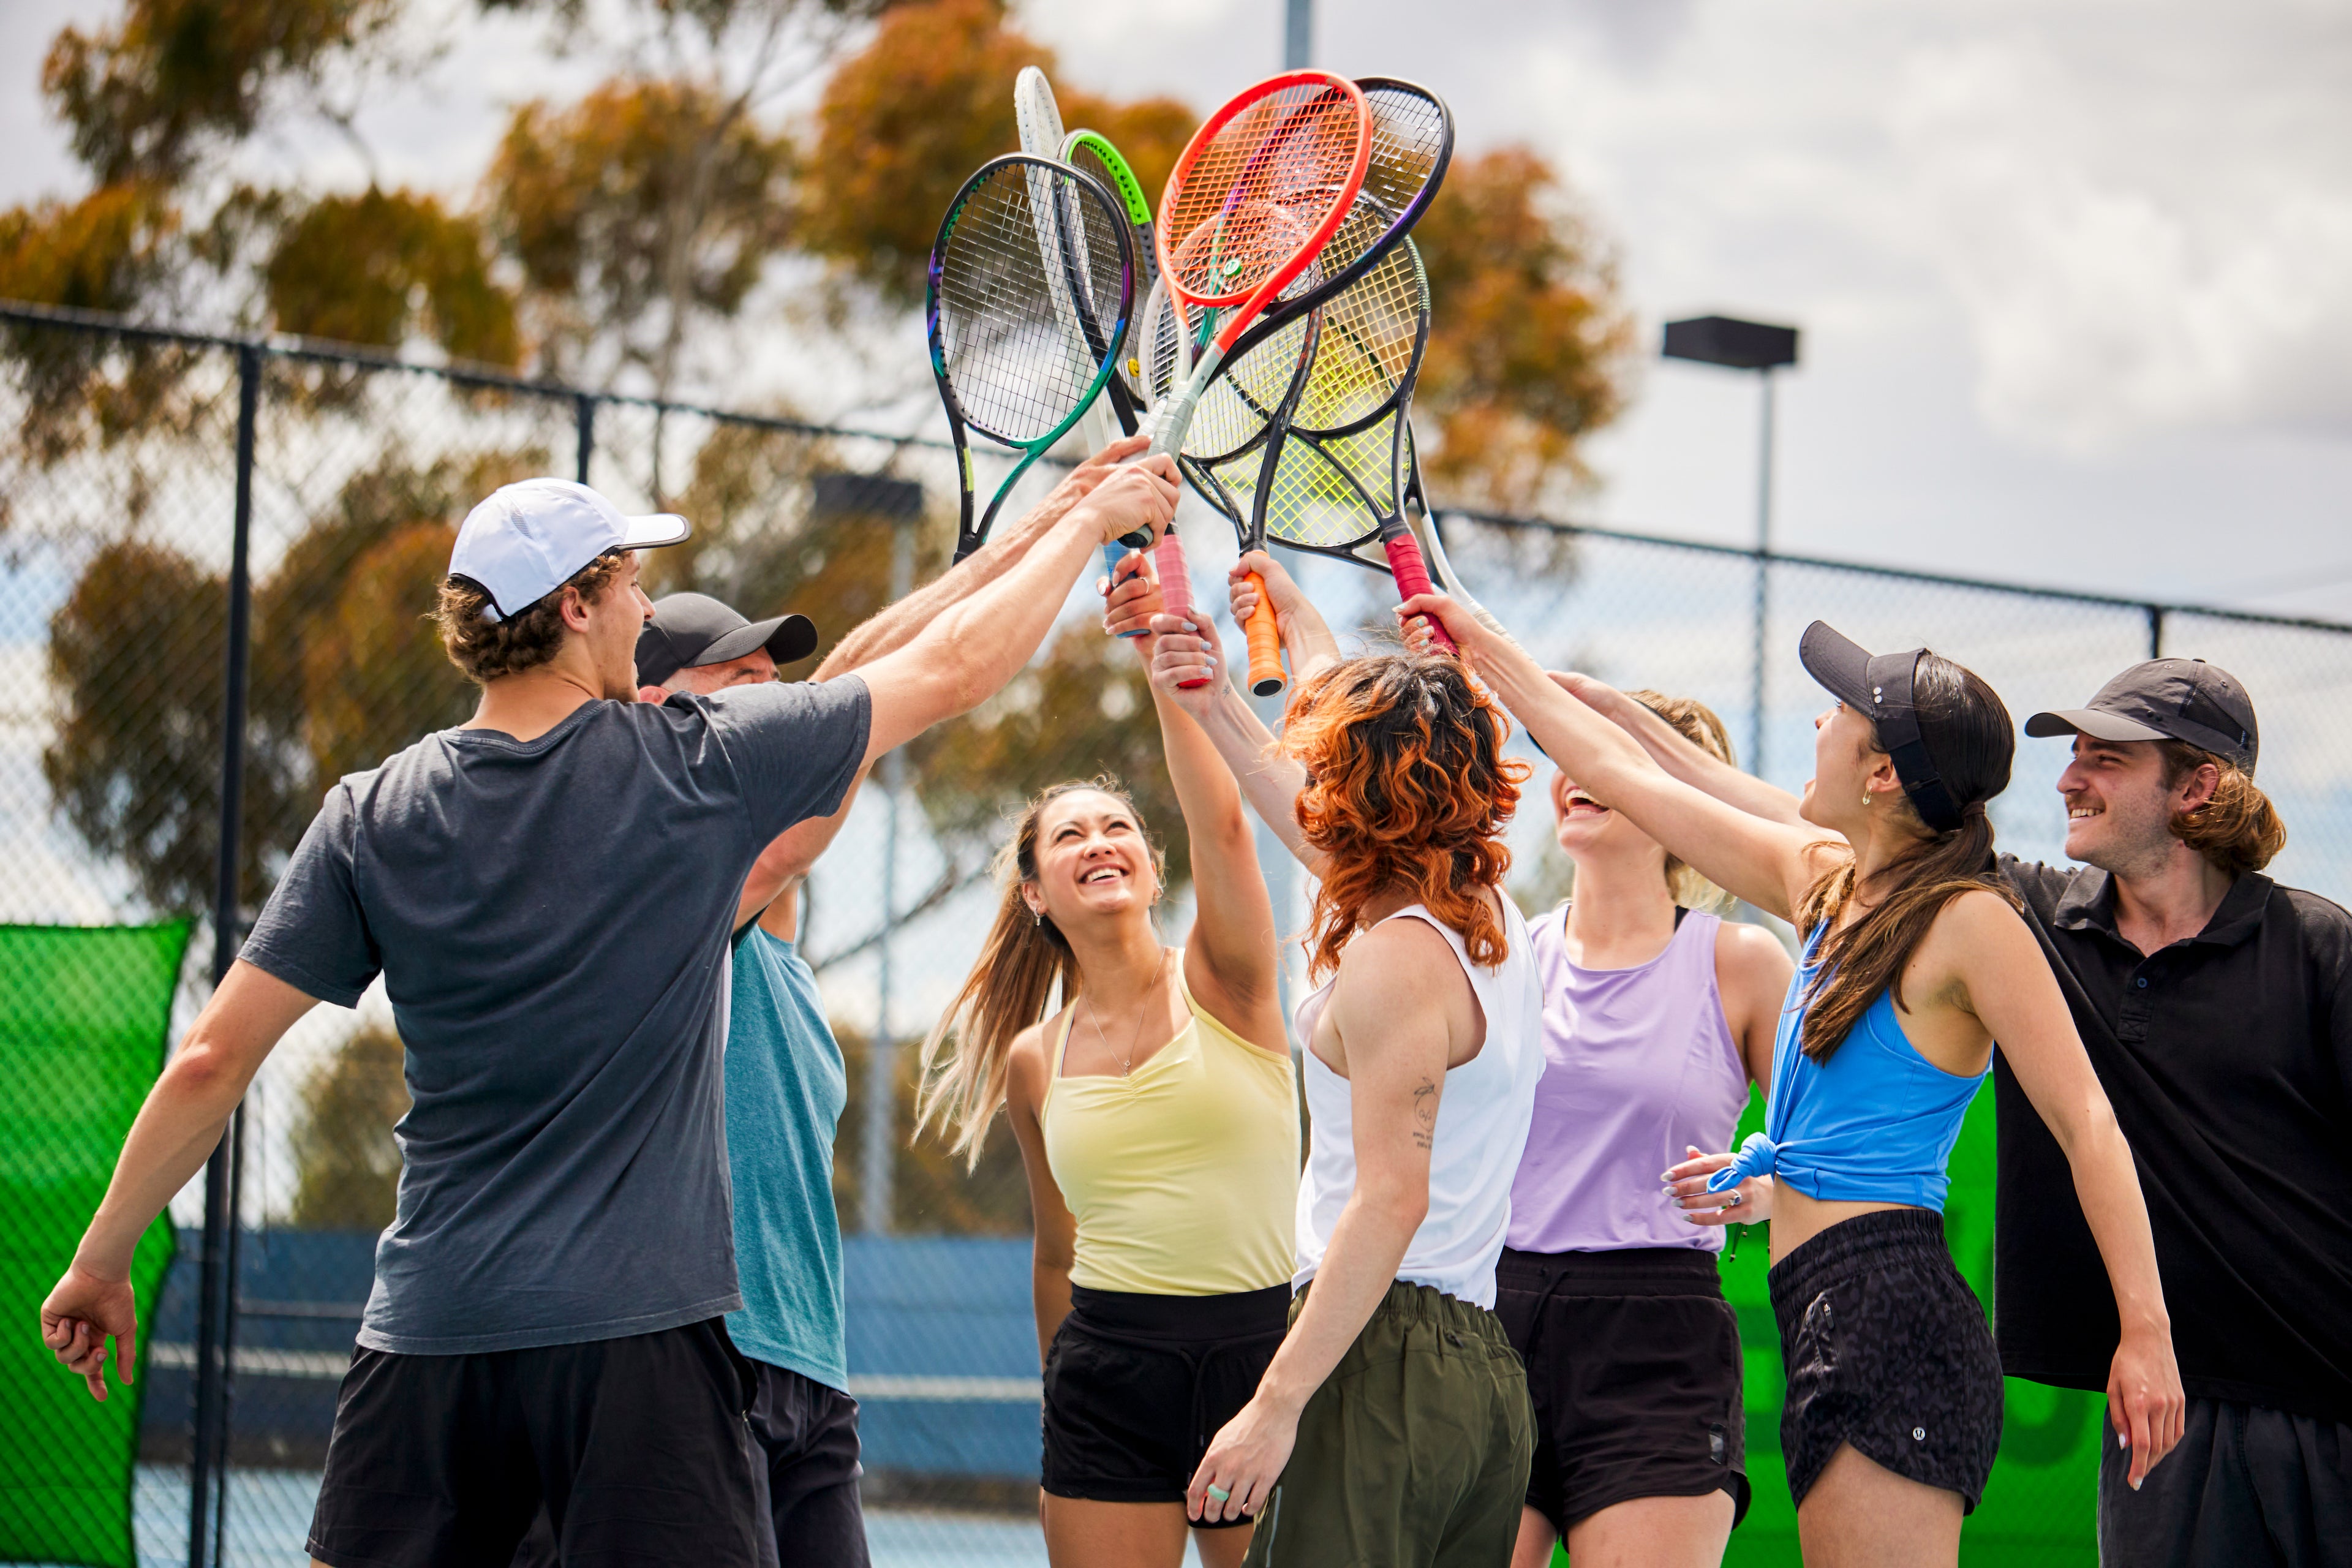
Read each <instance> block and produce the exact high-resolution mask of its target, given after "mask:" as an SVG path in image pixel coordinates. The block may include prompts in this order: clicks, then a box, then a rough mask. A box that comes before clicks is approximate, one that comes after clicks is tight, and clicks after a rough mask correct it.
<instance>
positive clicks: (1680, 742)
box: [1551, 670, 1804, 827]
mask: <svg viewBox="0 0 2352 1568" xmlns="http://www.w3.org/2000/svg"><path fill="white" fill-rule="evenodd" d="M1551 678H1552V679H1554V680H1556V681H1558V682H1559V684H1560V687H1561V689H1563V690H1565V691H1567V692H1568V694H1569V695H1570V696H1571V697H1574V698H1575V699H1576V700H1579V701H1580V702H1582V703H1583V704H1584V705H1585V706H1586V707H1588V708H1590V709H1591V710H1593V711H1594V712H1596V713H1598V714H1600V715H1601V717H1602V718H1604V719H1607V720H1609V721H1611V722H1612V723H1614V724H1615V725H1616V726H1617V727H1618V728H1619V729H1621V730H1622V731H1625V732H1626V733H1627V734H1629V735H1631V736H1633V739H1635V740H1636V741H1639V742H1641V743H1642V750H1643V751H1645V752H1648V753H1649V754H1650V760H1651V761H1652V762H1654V763H1657V764H1658V766H1660V767H1662V768H1664V769H1665V770H1666V772H1667V773H1671V774H1673V775H1674V776H1675V778H1678V779H1680V780H1682V781H1683V783H1685V784H1689V785H1691V786H1692V787H1693V788H1695V789H1701V790H1705V791H1706V793H1707V794H1709V795H1713V796H1715V798H1716V799H1717V800H1719V801H1722V802H1723V803H1724V804H1725V805H1736V806H1738V808H1739V809H1740V810H1742V811H1744V812H1746V813H1748V816H1760V817H1763V818H1764V819H1765V820H1767V821H1769V822H1785V823H1787V824H1788V825H1789V826H1791V827H1801V826H1803V825H1804V818H1803V817H1801V816H1799V815H1798V814H1797V797H1796V796H1795V795H1790V793H1789V792H1788V791H1787V790H1784V789H1782V788H1780V786H1779V785H1778V784H1766V783H1765V782H1764V781H1763V780H1762V779H1759V778H1758V777H1756V776H1755V775H1754V774H1752V773H1741V772H1740V771H1739V770H1738V768H1735V767H1733V766H1732V765H1731V764H1730V763H1727V762H1725V761H1724V760H1723V759H1722V758H1721V757H1718V756H1716V755H1715V754H1714V753H1712V752H1704V751H1701V750H1700V749H1699V748H1698V747H1697V746H1696V745H1694V744H1693V743H1692V742H1691V739H1690V737H1689V736H1687V735H1685V734H1684V733H1683V732H1682V731H1679V730H1677V729H1675V727H1674V726H1673V725H1672V724H1669V723H1667V722H1666V721H1664V719H1661V718H1659V717H1658V716H1657V715H1656V714H1655V713H1653V712H1652V711H1650V710H1649V709H1647V708H1644V707H1643V706H1642V704H1640V703H1639V702H1636V701H1634V700H1633V699H1632V698H1630V697H1628V696H1626V695H1625V694H1624V693H1623V692H1622V691H1620V690H1618V689H1616V688H1615V687H1613V686H1608V685H1604V684H1603V683H1601V681H1598V680H1595V679H1592V677H1591V676H1589V675H1564V674H1561V673H1560V672H1559V671H1558V670H1554V671H1553V672H1552V677H1551Z"/></svg>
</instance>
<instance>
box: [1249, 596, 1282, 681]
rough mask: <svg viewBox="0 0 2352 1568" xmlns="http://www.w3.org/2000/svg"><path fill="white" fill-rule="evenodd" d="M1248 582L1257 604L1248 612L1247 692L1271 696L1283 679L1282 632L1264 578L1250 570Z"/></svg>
mask: <svg viewBox="0 0 2352 1568" xmlns="http://www.w3.org/2000/svg"><path fill="white" fill-rule="evenodd" d="M1249 585H1250V586H1251V587H1253V588H1255V589H1256V590H1257V608H1256V609H1255V610H1252V611H1251V612H1250V618H1249V626H1248V627H1247V630H1248V632H1249V683H1250V690H1251V692H1252V693H1253V694H1254V695H1255V696H1259V697H1272V696H1273V695H1274V694H1275V693H1276V692H1278V691H1280V690H1281V689H1282V688H1283V686H1284V684H1285V683H1286V678H1285V676H1284V675H1283V672H1282V633H1281V631H1280V630H1279V629H1278V628H1277V627H1276V625H1275V619H1274V601H1273V600H1272V599H1270V598H1268V597H1267V596H1266V592H1265V578H1263V577H1261V576H1259V575H1258V574H1256V573H1255V572H1253V573H1251V574H1249Z"/></svg>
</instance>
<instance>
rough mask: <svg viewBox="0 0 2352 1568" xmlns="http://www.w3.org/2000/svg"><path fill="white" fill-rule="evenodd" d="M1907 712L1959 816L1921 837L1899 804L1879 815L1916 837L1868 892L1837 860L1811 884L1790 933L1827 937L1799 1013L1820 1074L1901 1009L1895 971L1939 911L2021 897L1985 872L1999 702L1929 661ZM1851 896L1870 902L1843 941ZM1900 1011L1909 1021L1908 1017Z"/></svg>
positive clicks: (1997, 763)
mask: <svg viewBox="0 0 2352 1568" xmlns="http://www.w3.org/2000/svg"><path fill="white" fill-rule="evenodd" d="M1912 701H1913V703H1914V705H1915V708H1916V712H1917V713H1918V716H1919V734H1920V738H1921V739H1922V740H1924V741H1925V742H1927V752H1928V754H1929V755H1930V756H1931V757H1932V758H1934V760H1935V763H1936V769H1937V773H1940V774H1942V776H1943V780H1944V786H1945V788H1946V789H1948V790H1949V791H1950V792H1951V795H1952V798H1953V799H1954V800H1955V801H1957V802H1958V804H1959V806H1960V825H1959V826H1958V827H1955V828H1952V829H1949V830H1948V831H1946V832H1942V833H1932V832H1930V831H1928V829H1927V824H1925V823H1924V822H1921V821H1920V820H1919V814H1918V813H1917V812H1916V810H1914V809H1913V807H1912V805H1911V802H1910V799H1909V798H1908V797H1907V796H1906V795H1901V794H1896V795H1893V796H1892V797H1889V798H1887V799H1886V800H1885V809H1886V810H1889V811H1895V812H1899V813H1901V814H1902V815H1903V816H1905V817H1906V818H1907V819H1908V821H1909V822H1910V824H1911V825H1912V826H1914V827H1916V829H1917V830H1918V833H1919V838H1918V840H1917V841H1916V844H1915V845H1914V846H1913V847H1911V848H1910V849H1908V850H1906V851H1905V852H1904V853H1903V854H1901V855H1898V856H1897V857H1895V859H1894V860H1892V861H1890V862H1889V863H1887V864H1886V865H1885V866H1882V867H1880V868H1878V870H1877V871H1875V872H1874V873H1873V874H1872V876H1871V879H1870V882H1869V884H1868V886H1867V887H1863V886H1860V885H1858V880H1859V879H1858V878H1857V877H1856V875H1855V871H1854V864H1853V861H1852V860H1850V859H1849V860H1845V861H1843V862H1842V863H1840V864H1839V865H1837V866H1835V867H1832V868H1831V869H1829V870H1828V871H1825V872H1823V873H1822V875H1821V876H1820V877H1818V878H1816V879H1814V881H1813V885H1812V886H1811V888H1809V889H1806V892H1805V898H1804V902H1803V903H1802V904H1801V905H1800V906H1799V907H1798V910H1797V929H1798V931H1800V932H1801V933H1802V934H1803V935H1804V936H1805V937H1806V938H1808V939H1811V936H1812V934H1813V932H1814V931H1819V930H1821V929H1822V927H1823V926H1828V927H1830V928H1831V930H1830V934H1829V935H1828V936H1827V937H1826V938H1824V939H1823V940H1822V945H1821V950H1820V951H1819V952H1817V953H1815V954H1814V955H1813V956H1814V963H1815V965H1816V967H1815V969H1814V972H1813V978H1812V980H1811V983H1810V984H1808V985H1807V986H1806V987H1805V993H1804V996H1803V999H1802V1000H1801V1003H1800V1005H1801V1006H1802V1007H1803V1008H1804V1009H1805V1026H1804V1034H1803V1048H1804V1052H1805V1055H1807V1056H1809V1057H1811V1058H1813V1060H1815V1061H1817V1062H1826V1061H1828V1060H1829V1059H1830V1058H1831V1057H1832V1056H1833V1055H1834V1054H1836V1051H1837V1048H1838V1047H1839V1046H1840V1045H1841V1044H1843V1042H1844V1040H1845V1037H1846V1036H1847V1035H1848V1034H1850V1033H1852V1032H1853V1026H1854V1025H1855V1024H1857V1023H1859V1022H1860V1021H1861V1019H1862V1016H1863V1014H1864V1013H1865V1012H1867V1011H1868V1010H1869V1008H1870V1005H1871V1004H1872V1003H1874V1002H1875V1001H1877V1000H1878V996H1879V994H1880V993H1881V992H1884V991H1888V990H1892V991H1893V993H1894V995H1895V1006H1896V1007H1898V1008H1901V1007H1903V967H1904V965H1905V964H1906V963H1910V962H1911V954H1912V953H1913V952H1916V950H1917V948H1918V946H1919V943H1920V942H1922V941H1923V940H1924V939H1925V938H1926V937H1927V928H1928V927H1930V926H1932V925H1934V924H1935V923H1936V917H1937V915H1938V914H1941V913H1942V912H1943V909H1944V906H1945V905H1946V904H1948V903H1949V902H1951V901H1952V900H1954V899H1956V898H1958V897H1959V896H1960V895H1961V894H1963V893H1973V892H1978V891H1980V890H1981V891H1990V892H1993V893H1998V894H1999V895H2000V897H2001V898H2002V899H2004V900H2007V901H2008V902H2009V903H2010V904H2011V905H2012V906H2014V905H2016V903H2017V895H2016V894H2014V893H2013V892H2011V890H2010V889H2009V886H2008V884H2007V883H2006V882H2004V881H2002V879H2000V876H1999V875H1998V874H1997V873H1996V872H1995V871H1994V869H1993V862H1992V837H1993V836H1992V821H1991V818H1990V817H1989V816H1986V815H1985V804H1986V802H1988V801H1990V800H1991V799H1992V797H1993V796H1995V795H1999V794H2000V792H2001V791H2002V790H2004V789H2007V788H2008V787H2009V767H2010V762H2011V758H2012V757H2013V756H2014V755H2015V754H2016V751H2017V735H2016V731H2015V730H2014V728H2013V727H2012V726H2011V723H2010V721H2009V709H2008V708H2007V707H2006V706H2005V705H2004V704H2003V703H2002V702H2001V700H2000V694H1999V693H1997V692H1996V691H1994V690H1993V689H1992V688H1991V687H1990V686H1988V685H1986V684H1985V683H1984V681H1982V680H1981V679H1979V678H1978V677H1977V676H1976V675H1975V674H1974V673H1973V672H1971V671H1969V670H1967V669H1963V668H1961V667H1960V666H1958V665H1957V664H1954V663H1953V662H1952V661H1951V660H1950V659H1948V658H1941V657H1939V656H1937V655H1936V654H1932V653H1929V654H1922V655H1921V656H1920V658H1919V663H1918V666H1917V668H1916V674H1915V675H1914V677H1913V685H1912ZM1857 892H1862V893H1866V894H1867V895H1869V896H1870V897H1871V898H1872V899H1873V900H1874V902H1873V903H1872V905H1871V907H1870V909H1869V910H1866V911H1865V912H1864V914H1863V915H1862V917H1861V918H1860V919H1859V920H1857V921H1854V922H1853V924H1852V925H1850V926H1847V927H1846V928H1845V929H1844V930H1843V931H1840V930H1837V929H1836V926H1837V919H1838V916H1839V915H1840V914H1841V913H1843V911H1844V909H1845V906H1846V902H1847V900H1850V899H1852V898H1853V896H1854V895H1855V894H1856V893H1857ZM1905 1010H1906V1011H1908V1009H1905Z"/></svg>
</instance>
